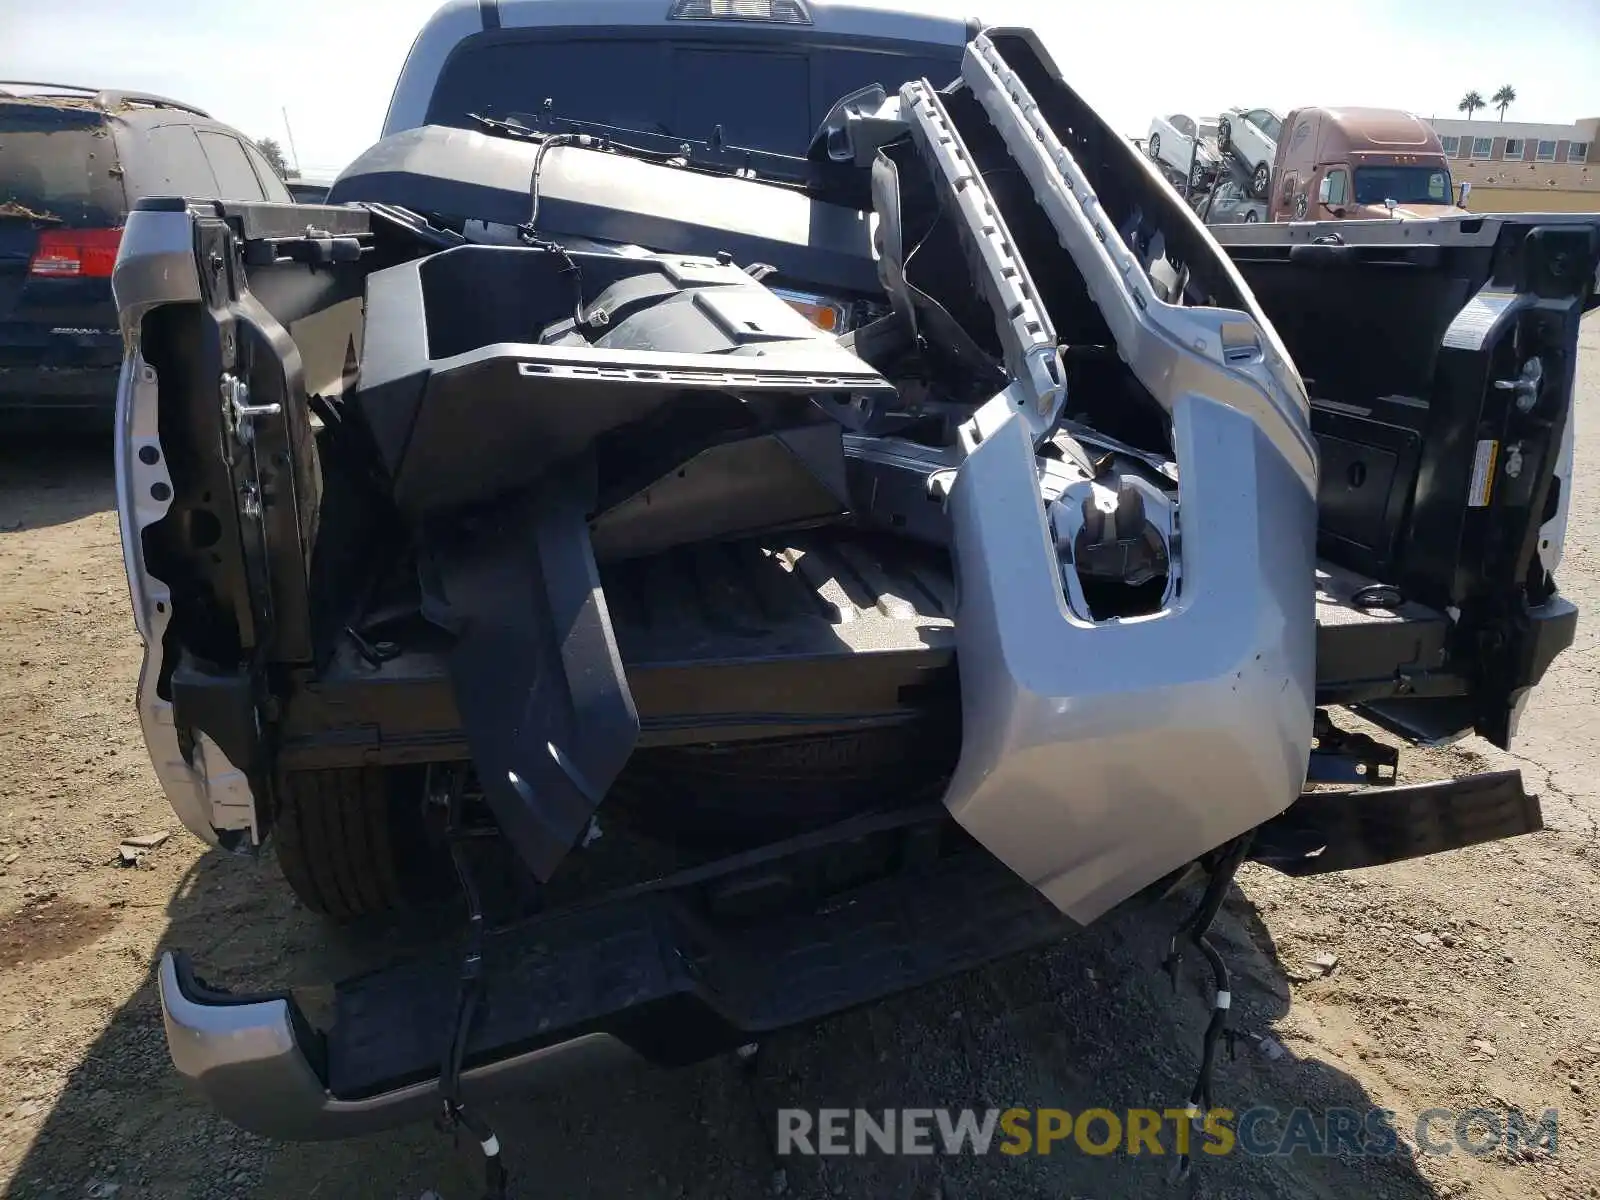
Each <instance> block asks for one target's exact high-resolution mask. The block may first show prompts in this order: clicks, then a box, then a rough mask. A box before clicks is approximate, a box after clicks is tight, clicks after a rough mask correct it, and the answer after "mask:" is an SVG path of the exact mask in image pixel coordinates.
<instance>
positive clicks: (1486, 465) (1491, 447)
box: [1467, 438, 1500, 508]
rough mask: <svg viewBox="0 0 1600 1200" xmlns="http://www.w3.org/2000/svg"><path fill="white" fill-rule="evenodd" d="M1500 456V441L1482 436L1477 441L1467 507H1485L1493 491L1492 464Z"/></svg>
mask: <svg viewBox="0 0 1600 1200" xmlns="http://www.w3.org/2000/svg"><path fill="white" fill-rule="evenodd" d="M1499 457H1500V443H1499V442H1497V441H1495V440H1494V439H1492V438H1484V439H1483V440H1482V441H1480V442H1479V443H1478V452H1477V453H1476V454H1474V455H1473V456H1472V488H1471V490H1470V491H1468V493H1467V507H1468V508H1487V507H1488V505H1489V495H1490V493H1491V492H1493V491H1494V464H1495V460H1496V459H1498V458H1499Z"/></svg>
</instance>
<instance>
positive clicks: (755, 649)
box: [282, 530, 1449, 770]
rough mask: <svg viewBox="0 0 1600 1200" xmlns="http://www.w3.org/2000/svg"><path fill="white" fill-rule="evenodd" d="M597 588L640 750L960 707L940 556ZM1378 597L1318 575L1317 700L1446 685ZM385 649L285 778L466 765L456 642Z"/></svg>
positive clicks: (693, 566)
mask: <svg viewBox="0 0 1600 1200" xmlns="http://www.w3.org/2000/svg"><path fill="white" fill-rule="evenodd" d="M601 576H602V580H603V584H604V587H605V594H606V601H607V605H608V608H609V610H610V616H611V620H612V625H613V627H614V629H615V631H616V638H617V645H618V649H619V650H620V651H621V654H622V659H623V662H624V664H625V666H626V669H627V677H628V684H629V687H630V689H631V690H632V692H633V697H634V702H635V704H636V706H637V708H638V712H639V720H640V726H641V737H640V746H641V747H648V746H669V745H675V744H686V743H705V742H709V741H732V740H745V739H755V738H768V737H776V736H792V735H804V734H818V733H828V732H838V731H845V730H860V729H866V728H872V727H881V726H884V725H892V724H897V723H901V722H904V721H907V720H912V719H916V718H917V717H919V716H924V715H927V714H928V713H929V711H930V710H934V709H940V708H943V707H946V706H955V705H957V704H958V703H959V701H958V696H957V691H956V687H955V675H954V672H955V624H954V619H953V618H954V611H955V596H954V577H953V574H952V572H951V568H950V562H949V560H948V558H947V557H946V555H945V554H944V553H943V552H941V551H938V550H935V549H933V548H926V547H916V546H912V545H910V544H908V543H906V542H904V541H891V540H889V539H880V538H876V537H874V536H872V535H858V534H853V533H852V534H848V535H841V534H840V533H838V532H837V531H829V530H817V531H813V532H810V533H806V534H795V535H790V536H788V537H785V538H782V539H778V540H769V541H762V540H747V541H740V542H733V543H727V544H722V545H696V546H691V547H684V548H680V549H676V550H673V551H670V552H668V553H665V554H660V555H655V556H653V557H650V558H644V559H636V560H630V561H627V562H622V563H615V564H609V565H607V566H606V567H604V568H602V572H601ZM1377 585H1378V581H1376V580H1373V579H1370V578H1367V577H1366V576H1362V575H1358V574H1356V573H1354V572H1351V571H1347V570H1345V569H1343V568H1340V567H1338V566H1335V565H1333V564H1331V563H1327V562H1323V563H1320V564H1319V566H1318V569H1317V693H1318V700H1319V702H1321V703H1338V702H1343V703H1352V702H1357V701H1361V700H1369V699H1380V698H1383V697H1389V696H1394V695H1396V694H1402V693H1404V691H1405V689H1406V688H1407V687H1411V688H1413V689H1414V688H1416V687H1418V686H1422V685H1423V682H1424V677H1427V682H1426V686H1432V687H1435V688H1438V687H1440V686H1445V685H1444V684H1442V683H1441V681H1440V680H1439V679H1438V678H1437V677H1436V672H1437V668H1439V667H1440V666H1441V664H1442V663H1443V661H1444V647H1445V637H1446V633H1447V631H1448V628H1449V621H1448V620H1447V618H1446V617H1445V616H1444V615H1443V614H1442V613H1439V612H1436V611H1435V610H1433V609H1431V608H1428V607H1427V606H1425V605H1422V604H1418V603H1415V602H1412V601H1406V600H1404V599H1403V598H1402V599H1401V602H1400V603H1398V604H1393V603H1391V601H1392V599H1393V596H1392V595H1385V594H1384V593H1382V592H1377V593H1374V592H1373V589H1375V588H1376V587H1377ZM1374 601H1376V603H1374ZM380 638H382V639H385V640H391V641H392V642H393V643H394V645H395V647H396V649H397V650H398V653H397V654H395V656H394V657H392V658H389V659H387V660H386V661H383V662H380V663H377V664H373V663H371V662H369V661H368V659H367V658H366V657H364V656H363V653H362V649H361V647H360V646H358V644H357V643H356V642H355V641H354V640H353V639H349V638H345V639H341V640H340V642H339V643H338V644H337V646H336V648H335V651H334V654H333V658H332V660H331V661H330V662H329V663H328V664H327V665H326V667H325V668H324V669H323V670H322V671H321V672H320V673H319V674H318V676H317V678H316V679H315V680H310V679H308V680H306V681H305V682H304V683H303V684H302V686H300V687H298V688H296V690H295V692H294V695H293V698H292V699H291V702H290V704H289V706H288V709H287V712H286V722H285V737H284V742H283V759H282V761H283V764H284V766H285V767H286V768H288V769H295V770H298V769H307V768H312V767H326V766H351V765H356V764H358V763H362V762H371V761H375V760H376V761H383V762H407V761H427V760H432V759H437V758H438V756H439V755H440V754H441V753H442V754H445V755H446V756H448V757H460V758H466V757H467V747H466V742H465V740H464V736H463V734H462V732H461V721H460V717H459V715H458V713H457V711H456V707H455V701H454V697H453V694H452V689H451V684H450V676H449V670H448V663H447V660H446V651H447V647H448V644H449V643H448V637H447V635H445V634H444V633H443V632H442V631H439V630H436V629H433V628H432V627H430V626H428V625H427V624H425V623H424V622H422V621H421V620H420V619H417V620H413V621H411V622H409V623H406V624H403V625H401V626H399V627H393V626H385V627H380V628H378V629H377V630H368V631H367V632H366V633H365V634H364V635H363V640H364V641H366V642H368V644H369V645H370V644H371V643H372V642H374V641H376V640H378V639H380ZM1407 679H1411V680H1412V681H1413V682H1412V683H1410V684H1407V683H1406V682H1405V681H1406V680H1407Z"/></svg>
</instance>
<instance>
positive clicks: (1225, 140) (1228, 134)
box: [1217, 121, 1233, 154]
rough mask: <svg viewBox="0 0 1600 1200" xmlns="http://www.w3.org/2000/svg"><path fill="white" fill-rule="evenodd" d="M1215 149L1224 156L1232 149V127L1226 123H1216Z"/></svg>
mask: <svg viewBox="0 0 1600 1200" xmlns="http://www.w3.org/2000/svg"><path fill="white" fill-rule="evenodd" d="M1217 149H1218V150H1221V151H1222V152H1223V153H1224V154H1226V153H1227V152H1228V151H1229V150H1232V149H1233V126H1232V124H1230V123H1229V122H1227V121H1219V122H1217Z"/></svg>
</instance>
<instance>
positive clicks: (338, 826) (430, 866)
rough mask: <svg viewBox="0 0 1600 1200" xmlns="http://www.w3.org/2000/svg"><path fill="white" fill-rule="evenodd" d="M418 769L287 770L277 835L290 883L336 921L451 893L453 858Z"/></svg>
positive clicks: (310, 904)
mask: <svg viewBox="0 0 1600 1200" xmlns="http://www.w3.org/2000/svg"><path fill="white" fill-rule="evenodd" d="M421 800H422V774H421V772H420V771H419V770H417V769H414V768H384V767H340V768H334V769H329V770H323V771H294V772H290V773H288V774H286V775H285V776H284V777H283V782H282V786H281V787H280V789H279V805H278V812H277V820H276V822H275V823H274V826H273V832H272V840H273V842H274V844H275V845H276V846H277V851H278V866H279V869H280V870H282V872H283V877H284V878H285V879H286V880H287V881H288V883H289V887H290V888H291V889H292V890H293V891H294V894H295V895H296V896H298V897H299V898H300V900H301V902H302V903H303V904H304V905H305V906H306V907H307V908H309V909H311V910H312V911H313V912H317V913H321V914H322V915H323V916H326V917H330V918H332V919H333V920H335V921H353V920H355V919H357V918H359V917H370V916H376V915H378V914H381V913H386V912H393V911H394V910H396V909H400V908H405V907H407V906H409V905H411V904H413V903H418V902H422V901H424V900H428V899H433V898H436V897H437V896H439V895H441V894H443V891H444V890H445V888H446V886H447V883H448V879H449V876H448V874H447V867H448V860H447V859H445V858H444V856H443V855H442V853H440V852H438V851H435V850H433V849H432V848H431V847H429V845H428V842H427V838H426V835H425V832H424V830H423V825H422V804H421Z"/></svg>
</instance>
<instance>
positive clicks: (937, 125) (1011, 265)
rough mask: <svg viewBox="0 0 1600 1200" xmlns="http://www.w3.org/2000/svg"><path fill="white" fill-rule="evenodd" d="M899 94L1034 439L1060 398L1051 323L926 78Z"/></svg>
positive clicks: (1053, 417) (1041, 435) (1055, 413)
mask: <svg viewBox="0 0 1600 1200" xmlns="http://www.w3.org/2000/svg"><path fill="white" fill-rule="evenodd" d="M900 99H901V107H902V109H903V111H904V115H905V119H906V121H907V124H908V125H909V127H910V130H911V136H912V139H913V140H914V141H915V143H916V145H917V149H918V151H919V152H920V153H921V155H922V157H923V158H924V159H925V160H929V161H931V163H932V164H933V165H934V166H935V167H936V168H937V170H938V171H939V173H940V174H942V175H943V176H944V182H945V184H946V189H945V191H944V195H946V196H948V197H950V198H951V199H952V200H953V202H954V204H955V206H956V207H957V209H958V210H959V215H960V217H961V218H962V219H961V221H960V222H959V223H958V225H957V228H958V229H960V231H961V234H962V242H963V244H964V245H965V247H966V249H967V251H968V257H969V259H971V258H974V257H975V258H976V260H977V261H975V262H973V263H972V266H973V267H974V273H975V274H976V275H977V282H978V284H979V288H978V290H979V291H980V292H981V293H982V294H983V297H984V299H986V300H987V301H988V302H989V307H990V308H991V309H993V310H994V322H995V331H996V332H997V333H998V334H999V336H1000V344H1001V346H1002V348H1003V351H1004V357H1005V363H1006V371H1007V373H1008V374H1010V376H1011V377H1012V379H1014V380H1015V381H1016V385H1014V386H1013V387H1012V388H1010V389H1008V391H1010V392H1011V394H1012V400H1013V402H1014V404H1015V405H1016V408H1017V412H1018V414H1019V415H1021V417H1022V418H1023V420H1025V421H1026V422H1027V423H1028V430H1029V432H1030V433H1031V434H1032V435H1033V440H1034V444H1035V445H1037V444H1038V443H1040V442H1042V441H1043V440H1044V439H1045V438H1046V437H1048V436H1049V434H1050V432H1051V431H1052V430H1053V429H1054V428H1055V424H1056V421H1057V419H1058V418H1059V417H1060V416H1061V408H1062V405H1063V404H1065V403H1066V398H1067V385H1066V370H1065V367H1064V366H1063V365H1062V362H1061V348H1060V345H1059V343H1058V342H1057V340H1056V330H1055V326H1054V324H1052V322H1051V320H1050V316H1049V314H1048V313H1046V312H1045V310H1044V305H1042V304H1041V303H1039V293H1038V289H1036V288H1035V287H1034V284H1033V276H1032V275H1030V274H1029V273H1028V267H1027V264H1026V263H1024V262H1023V261H1022V255H1021V254H1020V253H1019V252H1018V251H1017V247H1016V243H1015V241H1014V240H1013V239H1012V236H1011V231H1010V229H1008V228H1007V226H1006V223H1005V219H1004V218H1003V217H1002V216H1001V215H1000V209H999V206H998V205H997V204H995V201H994V196H993V195H992V194H991V193H990V191H989V187H988V185H987V184H986V183H984V181H983V176H982V174H981V173H980V172H979V170H978V167H977V164H976V163H975V162H974V161H973V159H972V154H971V152H970V151H968V149H967V147H966V144H965V143H964V142H963V141H962V140H961V135H960V134H959V133H957V132H956V129H955V126H954V125H953V124H952V123H951V120H950V114H949V113H948V112H946V111H945V107H944V103H943V101H941V100H940V99H939V97H938V95H937V93H935V92H934V90H933V89H932V88H931V87H930V86H929V85H928V83H927V82H926V81H919V82H915V83H908V84H906V85H905V86H904V87H903V88H901V89H900Z"/></svg>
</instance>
